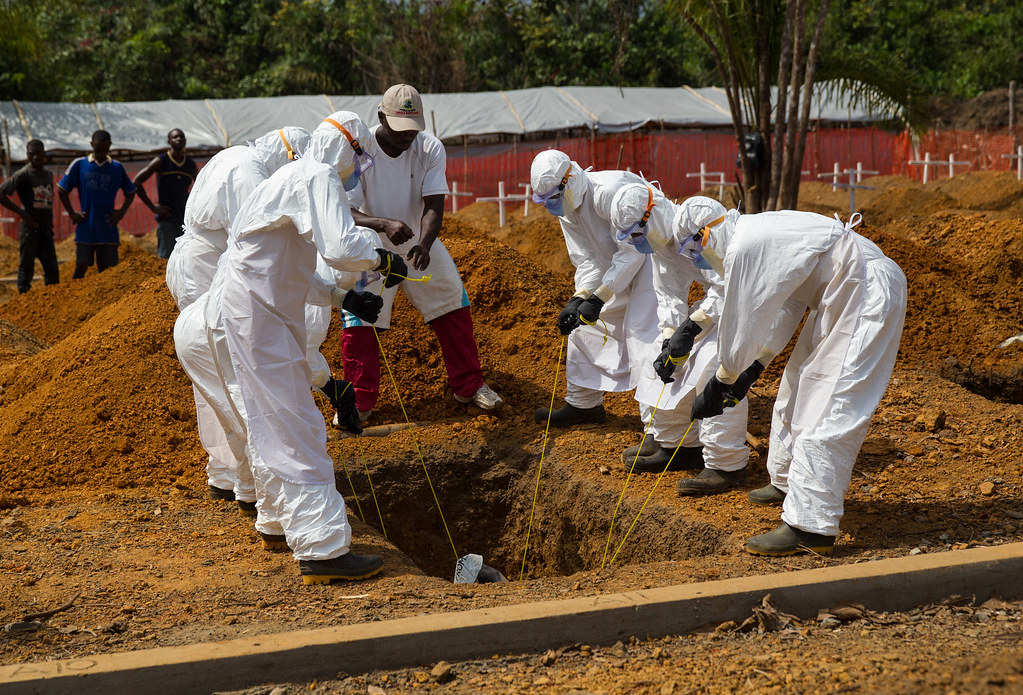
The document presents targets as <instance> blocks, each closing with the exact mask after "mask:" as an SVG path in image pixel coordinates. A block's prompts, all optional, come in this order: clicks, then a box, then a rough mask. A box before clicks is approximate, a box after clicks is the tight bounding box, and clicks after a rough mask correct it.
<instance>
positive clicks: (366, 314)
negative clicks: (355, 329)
mask: <svg viewBox="0 0 1023 695" xmlns="http://www.w3.org/2000/svg"><path fill="white" fill-rule="evenodd" d="M383 307H384V298H383V297H381V296H379V295H376V294H373V293H372V292H356V291H355V290H348V293H347V294H345V298H344V299H343V300H341V308H342V309H344V310H345V311H347V312H348V313H349V314H354V315H355V317H356V318H359V319H361V320H363V321H365V322H366V323H376V322H377V318H378V317H379V316H380V310H381V309H382V308H383Z"/></svg>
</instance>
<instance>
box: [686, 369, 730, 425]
mask: <svg viewBox="0 0 1023 695" xmlns="http://www.w3.org/2000/svg"><path fill="white" fill-rule="evenodd" d="M732 386H733V384H725V383H723V382H722V381H721V380H720V379H718V378H717V376H716V375H715V376H712V377H711V378H710V381H708V382H707V385H706V386H704V387H703V393H701V394H700V395H699V396H697V397H696V400H695V401H693V412H692V414H691V415H690V416H689V417H690V418H691V419H693V420H701V419H703V418H705V417H714V416H716V415H720V414H721V413H723V412H725V408H733V407H735V406H736V405H738V403H739V401H740V400H742V399H741V398H736V397H735V394H734V393H733V391H732Z"/></svg>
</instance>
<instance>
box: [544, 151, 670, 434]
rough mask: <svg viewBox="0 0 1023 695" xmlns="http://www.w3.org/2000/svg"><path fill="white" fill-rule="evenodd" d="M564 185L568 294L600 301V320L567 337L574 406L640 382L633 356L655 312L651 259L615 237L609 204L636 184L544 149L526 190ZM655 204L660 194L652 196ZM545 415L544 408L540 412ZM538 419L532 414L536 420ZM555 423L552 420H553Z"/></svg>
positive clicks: (627, 176) (649, 337) (648, 334)
mask: <svg viewBox="0 0 1023 695" xmlns="http://www.w3.org/2000/svg"><path fill="white" fill-rule="evenodd" d="M566 172H567V174H568V176H569V178H568V180H567V181H566V182H565V188H564V196H563V198H564V200H563V205H562V208H561V214H560V215H558V216H557V217H558V221H559V223H560V224H561V232H562V234H563V235H564V237H565V247H566V248H567V250H568V256H569V259H570V260H571V261H572V265H574V266H575V269H576V270H575V295H574V296H576V297H581V298H584V299H585V298H586V297H589V296H590V295H596V296H598V297H599V298H600V299H601V300H603V301H604V305H603V307H602V308H601V309H600V320H599V321H597V322H596V323H595V324H593V325H587V324H585V323H584V324H582V325H580V326H578V327H577V328H575V329H574V330H572V332H571V333H570V334H569V336H568V349H567V354H566V360H565V361H566V364H565V381H566V382H567V392H566V395H565V402H566V403H568V404H569V405H571V406H573V407H575V408H578V409H591V408H596V407H597V406H601V405H602V404H603V401H604V393H606V392H609V391H611V392H615V391H629V390H631V389H634V388H636V385H637V384H638V383H639V373H640V371H641V369H642V364H641V361H640V360H641V358H640V356H641V355H643V354H645V352H646V351H645V346H646V345H647V344H649V343H652V342H655V340H656V338H657V330H656V327H655V326H654V325H653V324H652V322H651V321H650V316H651V315H652V314H653V313H654V312H655V311H656V298H655V296H654V292H653V283H652V270H651V262H650V259H649V258H648V257H647V256H645V255H644V254H641V253H639V252H638V251H636V250H635V249H634V248H632V247H631V246H629V245H628V244H624V243H619V242H617V241H616V240H615V236H614V230H613V229H612V224H611V221H610V220H611V207H612V206H611V203H612V199H613V198H614V195H615V193H616V191H618V190H619V189H620V188H621V187H622V186H625V185H627V184H629V183H642V182H643V179H642V178H641V177H639V176H637V175H636V174H633V173H631V172H627V171H596V172H587V171H583V170H582V168H581V167H580V166H579V165H578V164H577V163H576V162H574V161H571V160H570V159H569V157H568V155H566V154H565V153H563V152H560V151H558V150H547V151H544V152H541V153H539V154H538V155H537V156H536V157H535V158H534V160H533V164H532V167H531V170H530V183H531V185H532V186H533V190H535V191H537V192H540V193H548V192H550V191H553V190H554V189H555V188H557V187H558V186H559V183H560V181H561V180H562V179H563V178H564V177H565V175H566ZM658 197H659V200H663V198H664V197H663V195H660V192H659V191H658ZM543 415H544V418H546V411H544V414H543ZM538 417H539V415H538ZM552 424H554V420H552Z"/></svg>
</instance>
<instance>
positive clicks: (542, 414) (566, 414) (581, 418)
mask: <svg viewBox="0 0 1023 695" xmlns="http://www.w3.org/2000/svg"><path fill="white" fill-rule="evenodd" d="M547 413H550V414H551V427H571V426H572V425H599V424H600V423H602V422H604V420H606V419H607V414H606V413H605V412H604V406H603V405H598V406H594V407H593V408H576V407H575V406H574V405H571V404H569V403H566V404H565V405H563V406H561V407H560V408H558V409H557V410H555V411H554V412H552V413H551V411H550V409H549V408H537V409H536V411H535V412H534V413H533V421H534V422H536V423H538V424H541V425H545V424H547Z"/></svg>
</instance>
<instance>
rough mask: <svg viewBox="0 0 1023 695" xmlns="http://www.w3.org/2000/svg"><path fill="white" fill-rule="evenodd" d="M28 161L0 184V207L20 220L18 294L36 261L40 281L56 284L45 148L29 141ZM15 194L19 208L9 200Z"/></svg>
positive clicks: (25, 286)
mask: <svg viewBox="0 0 1023 695" xmlns="http://www.w3.org/2000/svg"><path fill="white" fill-rule="evenodd" d="M25 156H26V158H27V159H28V164H26V165H25V166H24V167H22V168H21V169H18V170H17V171H16V172H14V175H13V176H12V177H11V178H9V179H7V180H6V181H4V183H3V185H0V205H3V206H4V207H5V208H7V209H9V210H11V211H12V212H13V213H14V214H15V215H17V216H18V217H20V218H21V224H19V225H18V260H19V263H18V292H28V290H29V288H30V287H31V286H32V276H33V275H34V274H35V262H36V258H38V259H39V263H40V264H41V265H42V266H43V282H45V283H46V284H47V285H56V284H57V283H58V282H60V271H59V269H58V268H57V252H56V251H55V250H54V248H53V174H51V173H50V171H49V170H48V169H47V168H46V148H44V147H43V143H42V142H41V141H40V140H29V141H28V144H27V146H26V147H25ZM15 192H17V194H18V198H20V199H21V206H20V207H19V206H18V205H17V203H15V202H14V201H13V200H11V197H10V196H11V195H12V194H14V193H15Z"/></svg>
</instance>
